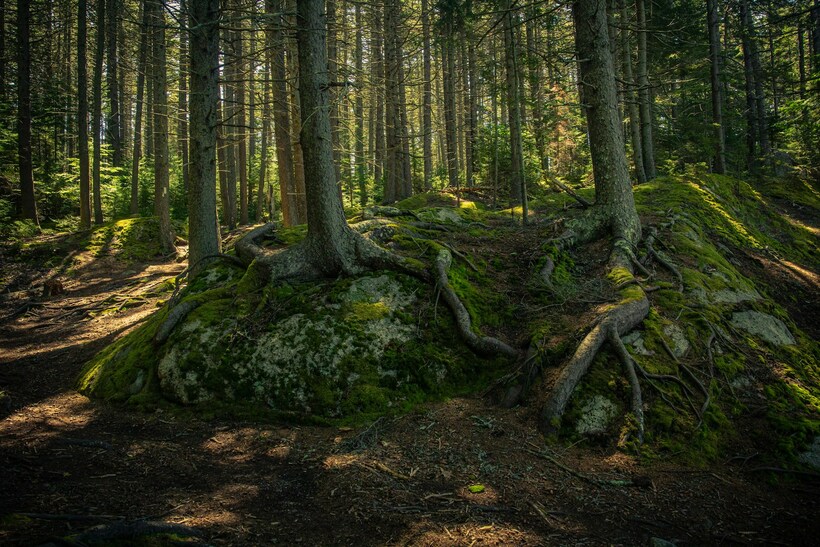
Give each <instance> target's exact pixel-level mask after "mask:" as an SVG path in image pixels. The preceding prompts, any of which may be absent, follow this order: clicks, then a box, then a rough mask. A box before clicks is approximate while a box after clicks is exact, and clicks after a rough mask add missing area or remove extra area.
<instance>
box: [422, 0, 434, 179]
mask: <svg viewBox="0 0 820 547" xmlns="http://www.w3.org/2000/svg"><path fill="white" fill-rule="evenodd" d="M421 35H422V58H423V59H422V61H423V69H422V70H423V71H422V80H423V82H422V86H423V87H422V105H421V111H422V114H421V115H422V121H421V135H422V137H421V138H422V156H424V158H423V159H424V182H423V185H422V186H423V188H424V190H430V184H431V179H432V177H433V121H432V114H433V107H432V97H433V93H432V81H431V78H432V60H431V55H432V52H431V51H430V6H429V0H421Z"/></svg>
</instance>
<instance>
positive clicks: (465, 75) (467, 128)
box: [461, 29, 475, 188]
mask: <svg viewBox="0 0 820 547" xmlns="http://www.w3.org/2000/svg"><path fill="white" fill-rule="evenodd" d="M469 41H470V40H469V37H468V33H467V30H466V29H464V30H463V31H462V33H461V87H462V97H463V103H464V105H463V106H464V182H465V184H466V185H467V187H468V188H471V187H472V186H473V168H474V167H475V164H474V163H473V142H474V137H473V126H474V122H473V119H472V118H473V111H472V98H471V97H470V59H469V56H468V55H467V43H468V42H469Z"/></svg>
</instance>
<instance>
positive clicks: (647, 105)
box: [635, 0, 657, 180]
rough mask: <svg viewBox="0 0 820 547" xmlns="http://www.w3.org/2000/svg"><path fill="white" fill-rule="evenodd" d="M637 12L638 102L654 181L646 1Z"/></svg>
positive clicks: (646, 165)
mask: <svg viewBox="0 0 820 547" xmlns="http://www.w3.org/2000/svg"><path fill="white" fill-rule="evenodd" d="M635 11H636V12H637V15H638V21H637V26H638V86H639V87H638V102H639V104H640V108H639V111H640V118H641V149H642V152H643V170H644V174H645V175H646V180H652V179H654V178H655V177H656V176H657V174H656V171H655V144H654V139H653V137H652V94H651V89H650V86H649V73H648V72H647V67H646V56H647V50H646V47H647V46H646V35H647V33H648V29H647V25H646V6H645V0H636V1H635Z"/></svg>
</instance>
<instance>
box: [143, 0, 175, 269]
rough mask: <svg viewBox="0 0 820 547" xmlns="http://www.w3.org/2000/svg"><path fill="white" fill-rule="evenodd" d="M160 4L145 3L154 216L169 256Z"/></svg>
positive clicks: (165, 93) (171, 235) (159, 1)
mask: <svg viewBox="0 0 820 547" xmlns="http://www.w3.org/2000/svg"><path fill="white" fill-rule="evenodd" d="M162 2H163V0H148V4H147V5H150V6H151V13H152V15H153V18H152V36H151V52H152V55H151V59H152V63H151V79H152V81H153V86H152V87H153V93H154V96H153V100H152V101H151V102H152V104H153V110H152V113H153V118H154V215H156V217H157V218H158V219H159V238H160V243H161V244H162V250H163V252H165V253H173V252H174V251H175V248H174V233H173V230H172V228H171V211H170V196H169V191H170V189H169V186H170V185H169V177H170V165H169V160H168V91H167V89H168V75H167V71H168V68H167V65H166V45H165V11H164V7H163V5H162Z"/></svg>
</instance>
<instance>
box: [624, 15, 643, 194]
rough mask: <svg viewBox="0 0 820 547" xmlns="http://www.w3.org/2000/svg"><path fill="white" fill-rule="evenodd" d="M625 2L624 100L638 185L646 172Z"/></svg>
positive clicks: (641, 182)
mask: <svg viewBox="0 0 820 547" xmlns="http://www.w3.org/2000/svg"><path fill="white" fill-rule="evenodd" d="M627 13H628V12H627V9H626V1H625V0H622V3H621V24H622V25H624V28H622V29H621V56H622V57H623V61H622V64H623V72H624V100H625V101H626V104H627V112H628V113H629V116H628V117H629V136H630V139H631V141H632V163H634V164H635V178H636V179H637V181H638V184H643V183H644V182H646V172H645V171H644V168H643V143H642V141H641V118H640V114H639V112H638V100H637V98H636V97H635V89H634V88H635V79H634V78H633V77H632V46H631V45H630V40H629V29H628V28H626V25H627V21H628V20H629V19H628V17H627Z"/></svg>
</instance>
